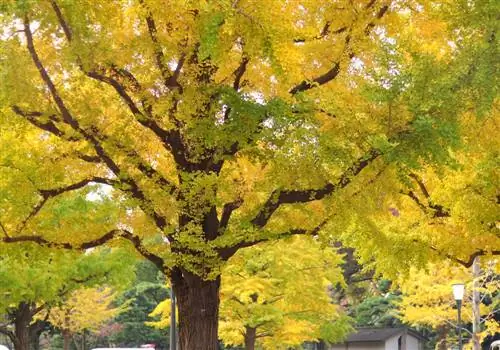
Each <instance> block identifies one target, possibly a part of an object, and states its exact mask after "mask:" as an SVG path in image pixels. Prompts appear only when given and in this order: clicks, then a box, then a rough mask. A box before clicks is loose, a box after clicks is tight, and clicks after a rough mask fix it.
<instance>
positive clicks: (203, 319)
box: [172, 269, 220, 350]
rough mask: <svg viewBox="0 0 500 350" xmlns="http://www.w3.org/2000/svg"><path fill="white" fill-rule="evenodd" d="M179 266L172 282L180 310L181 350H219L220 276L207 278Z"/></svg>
mask: <svg viewBox="0 0 500 350" xmlns="http://www.w3.org/2000/svg"><path fill="white" fill-rule="evenodd" d="M176 270H177V271H176V273H174V274H173V278H172V284H173V287H174V292H175V295H176V299H177V307H178V310H179V350H217V349H218V348H219V346H218V339H217V330H218V318H219V317H218V316H219V288H220V277H217V278H216V279H215V280H210V281H205V280H203V278H201V277H199V276H197V275H194V274H192V273H190V272H187V271H182V272H180V270H179V269H176Z"/></svg>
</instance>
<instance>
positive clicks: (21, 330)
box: [12, 302, 32, 350]
mask: <svg viewBox="0 0 500 350" xmlns="http://www.w3.org/2000/svg"><path fill="white" fill-rule="evenodd" d="M31 318H32V314H31V305H30V303H24V302H22V303H20V304H19V306H18V308H17V310H16V311H15V315H14V330H15V331H14V333H15V338H14V339H12V340H13V343H14V349H15V350H29V345H30V333H29V326H30V323H31Z"/></svg>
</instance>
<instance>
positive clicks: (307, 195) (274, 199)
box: [251, 149, 381, 228]
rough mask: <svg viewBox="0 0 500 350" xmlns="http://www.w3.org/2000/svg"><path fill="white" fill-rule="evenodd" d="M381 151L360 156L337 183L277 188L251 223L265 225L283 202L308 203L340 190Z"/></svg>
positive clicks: (257, 225)
mask: <svg viewBox="0 0 500 350" xmlns="http://www.w3.org/2000/svg"><path fill="white" fill-rule="evenodd" d="M380 155H381V153H380V152H379V151H377V150H374V149H373V150H371V151H370V152H368V154H367V155H366V156H364V157H361V158H359V159H358V160H357V161H356V162H354V164H352V165H351V166H350V167H349V168H348V169H346V170H345V171H344V173H343V174H342V175H341V176H340V177H339V179H338V180H337V181H336V182H335V183H331V182H329V183H327V184H326V185H325V186H323V187H322V188H317V189H308V190H275V191H274V192H273V193H272V194H271V196H270V197H269V199H268V200H267V201H266V202H265V203H264V205H263V207H262V208H261V210H260V211H259V212H258V213H257V215H256V216H255V217H254V218H253V219H252V220H251V223H252V224H253V225H254V226H256V227H261V228H262V227H264V226H265V225H266V224H267V222H268V220H269V219H270V218H271V216H272V215H273V214H274V212H275V211H276V210H277V209H278V208H279V207H280V206H281V205H283V204H293V203H307V202H311V201H315V200H319V199H323V198H325V197H326V196H328V195H331V194H333V193H335V192H337V191H338V190H341V189H343V188H345V187H346V186H347V185H349V184H350V183H351V181H352V179H353V177H355V176H356V175H358V174H359V173H360V172H361V171H362V170H363V169H364V168H366V167H367V166H368V165H369V164H371V163H372V162H373V161H374V160H375V159H377V158H378V157H379V156H380Z"/></svg>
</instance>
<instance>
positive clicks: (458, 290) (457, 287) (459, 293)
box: [451, 283, 465, 301]
mask: <svg viewBox="0 0 500 350" xmlns="http://www.w3.org/2000/svg"><path fill="white" fill-rule="evenodd" d="M451 287H452V288H453V297H454V298H455V300H456V301H462V300H463V299H464V290H465V284H463V283H455V284H452V285H451Z"/></svg>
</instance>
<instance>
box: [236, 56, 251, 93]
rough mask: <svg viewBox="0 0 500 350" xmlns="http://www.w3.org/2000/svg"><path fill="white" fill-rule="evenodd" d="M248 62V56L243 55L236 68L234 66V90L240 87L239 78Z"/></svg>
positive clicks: (241, 76)
mask: <svg viewBox="0 0 500 350" xmlns="http://www.w3.org/2000/svg"><path fill="white" fill-rule="evenodd" d="M248 62H250V58H249V57H248V56H246V55H243V57H242V59H241V63H240V65H239V66H238V68H236V70H235V71H234V73H233V74H234V83H233V88H234V89H235V90H236V91H238V90H239V89H240V86H241V79H242V78H243V74H245V71H246V69H247V64H248Z"/></svg>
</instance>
